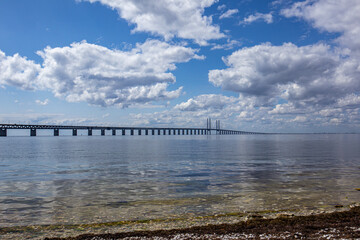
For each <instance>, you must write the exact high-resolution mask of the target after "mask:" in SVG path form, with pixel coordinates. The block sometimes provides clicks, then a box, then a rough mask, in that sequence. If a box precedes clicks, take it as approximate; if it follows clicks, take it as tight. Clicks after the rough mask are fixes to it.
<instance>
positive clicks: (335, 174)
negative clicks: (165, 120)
mask: <svg viewBox="0 0 360 240" xmlns="http://www.w3.org/2000/svg"><path fill="white" fill-rule="evenodd" d="M359 146H360V135H356V134H345V135H340V134H337V135H335V134H330V135H326V134H323V135H320V134H310V135H232V136H229V135H227V136H224V135H223V136H215V135H212V136H91V137H88V136H77V137H72V136H60V137H52V136H38V137H6V138H0V226H2V227H4V226H17V225H34V224H73V223H94V222H109V221H120V220H137V219H153V218H172V217H189V216H198V215H213V214H219V213H230V212H244V211H260V210H269V209H272V210H274V209H275V210H276V209H317V208H329V207H334V205H337V204H350V203H353V202H359V199H360V192H358V191H356V190H355V188H360V174H359V173H360V148H359Z"/></svg>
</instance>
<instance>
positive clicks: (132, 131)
mask: <svg viewBox="0 0 360 240" xmlns="http://www.w3.org/2000/svg"><path fill="white" fill-rule="evenodd" d="M9 129H29V133H30V136H36V133H37V131H38V130H53V131H54V136H59V135H60V130H70V131H72V135H73V136H77V134H78V130H87V134H88V136H92V135H93V131H94V130H95V131H100V134H101V136H105V133H106V130H110V131H111V134H112V135H113V136H115V135H117V132H119V133H120V134H121V135H126V133H127V134H128V135H211V134H217V135H235V134H263V133H257V132H245V131H238V130H230V129H222V128H220V121H219V120H216V127H215V128H212V127H211V119H208V120H207V126H206V128H187V127H186V128H184V127H119V126H115V127H113V126H67V125H40V124H39V125H37V124H1V123H0V137H6V136H7V133H8V130H9Z"/></svg>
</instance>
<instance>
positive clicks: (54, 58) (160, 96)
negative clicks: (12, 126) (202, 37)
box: [0, 40, 203, 107]
mask: <svg viewBox="0 0 360 240" xmlns="http://www.w3.org/2000/svg"><path fill="white" fill-rule="evenodd" d="M196 51H197V50H195V49H192V48H187V47H185V46H181V45H170V44H168V43H164V42H161V41H157V40H148V41H146V42H145V43H143V44H137V45H136V47H135V48H133V49H131V50H130V51H120V50H111V49H108V48H105V47H103V46H99V45H95V44H89V43H87V42H80V43H73V44H71V46H69V47H62V48H50V47H47V48H45V49H44V50H43V51H39V52H38V54H39V55H40V56H41V57H42V58H43V60H44V62H43V64H42V67H40V66H39V65H36V64H34V63H33V62H32V61H29V60H26V59H25V58H21V57H19V56H18V55H15V56H14V57H5V56H4V54H3V56H2V58H1V60H0V66H1V69H3V68H4V67H3V66H8V65H10V64H9V63H8V62H9V60H8V59H9V58H10V59H17V61H19V62H20V63H22V65H20V66H21V68H20V69H19V68H9V67H7V68H5V70H7V69H10V70H8V73H6V72H5V73H6V74H5V76H8V77H7V78H4V77H3V76H1V77H0V79H1V83H2V84H6V85H12V86H17V87H20V88H24V89H29V88H30V89H42V90H50V91H52V92H53V93H54V95H55V96H56V97H61V98H65V99H66V100H67V101H69V102H80V101H85V102H88V103H90V104H93V105H100V106H111V105H116V106H119V107H127V106H129V105H133V104H144V103H148V102H152V101H158V100H168V99H173V98H176V97H178V96H179V95H180V93H181V90H182V88H181V87H180V88H178V89H177V90H174V91H168V90H167V88H168V86H169V84H170V83H174V82H175V76H174V75H173V74H172V73H170V72H169V71H172V70H175V69H176V65H175V64H176V63H180V62H187V61H189V60H191V59H194V58H195V59H202V58H203V57H202V56H198V55H197V54H196ZM10 62H11V61H10ZM29 68H30V69H29ZM19 72H20V73H19ZM12 73H13V74H12ZM12 76H14V78H12ZM18 76H21V78H20V80H21V81H19V80H18V79H19V77H18Z"/></svg>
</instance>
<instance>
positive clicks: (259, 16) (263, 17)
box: [240, 13, 273, 24]
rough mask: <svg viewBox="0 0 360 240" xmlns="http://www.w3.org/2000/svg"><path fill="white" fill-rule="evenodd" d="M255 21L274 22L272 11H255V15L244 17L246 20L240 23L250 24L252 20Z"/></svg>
mask: <svg viewBox="0 0 360 240" xmlns="http://www.w3.org/2000/svg"><path fill="white" fill-rule="evenodd" d="M255 21H264V22H266V23H267V24H270V23H272V22H273V16H272V13H266V14H265V13H255V14H253V15H250V16H248V17H246V18H244V20H242V21H241V22H240V23H241V24H250V23H252V22H255Z"/></svg>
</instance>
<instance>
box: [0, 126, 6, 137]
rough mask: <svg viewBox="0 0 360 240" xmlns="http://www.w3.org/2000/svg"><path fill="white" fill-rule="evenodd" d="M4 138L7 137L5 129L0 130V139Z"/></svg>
mask: <svg viewBox="0 0 360 240" xmlns="http://www.w3.org/2000/svg"><path fill="white" fill-rule="evenodd" d="M6 136H7V129H6V128H0V137H6Z"/></svg>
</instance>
